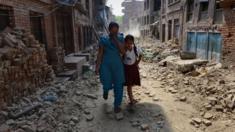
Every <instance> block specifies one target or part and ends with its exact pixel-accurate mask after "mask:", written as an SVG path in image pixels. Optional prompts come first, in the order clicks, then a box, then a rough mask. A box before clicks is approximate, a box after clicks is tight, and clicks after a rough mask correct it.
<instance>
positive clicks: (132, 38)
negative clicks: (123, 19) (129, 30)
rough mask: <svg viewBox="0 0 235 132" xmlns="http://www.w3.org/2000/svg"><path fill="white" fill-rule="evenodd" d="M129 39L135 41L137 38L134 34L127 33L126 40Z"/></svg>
mask: <svg viewBox="0 0 235 132" xmlns="http://www.w3.org/2000/svg"><path fill="white" fill-rule="evenodd" d="M128 40H130V41H133V42H134V41H135V38H134V36H132V35H130V34H129V35H127V36H126V37H125V42H126V41H128Z"/></svg>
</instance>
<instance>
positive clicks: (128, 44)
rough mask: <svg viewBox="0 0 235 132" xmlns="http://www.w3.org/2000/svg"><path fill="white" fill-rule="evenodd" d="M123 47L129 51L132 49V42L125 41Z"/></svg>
mask: <svg viewBox="0 0 235 132" xmlns="http://www.w3.org/2000/svg"><path fill="white" fill-rule="evenodd" d="M125 46H126V48H127V49H128V50H131V49H132V47H133V41H131V40H127V41H126V42H125Z"/></svg>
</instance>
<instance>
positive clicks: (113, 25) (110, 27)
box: [109, 22, 119, 30]
mask: <svg viewBox="0 0 235 132" xmlns="http://www.w3.org/2000/svg"><path fill="white" fill-rule="evenodd" d="M113 27H117V28H119V25H118V23H116V22H110V23H109V30H111V29H112V28H113Z"/></svg>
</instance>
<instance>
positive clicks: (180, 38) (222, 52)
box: [160, 0, 234, 62]
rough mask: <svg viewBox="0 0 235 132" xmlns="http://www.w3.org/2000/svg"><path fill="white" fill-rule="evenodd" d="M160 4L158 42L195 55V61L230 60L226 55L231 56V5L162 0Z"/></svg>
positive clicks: (212, 0)
mask: <svg viewBox="0 0 235 132" xmlns="http://www.w3.org/2000/svg"><path fill="white" fill-rule="evenodd" d="M161 2H162V4H161V15H160V25H161V26H160V28H161V29H160V40H161V41H162V42H167V41H169V40H171V42H174V43H178V44H180V45H181V47H182V50H184V51H189V52H194V53H196V55H197V58H201V59H207V60H210V61H213V62H222V61H223V60H225V59H226V60H229V61H231V60H232V59H233V58H232V57H229V56H230V55H227V54H231V55H232V54H233V55H234V51H233V50H232V49H233V47H234V46H232V44H233V43H234V40H233V39H232V36H233V35H234V34H233V32H234V28H233V26H234V18H233V17H232V16H234V3H233V2H232V1H227V2H226V1H220V0H162V1H161ZM223 3H226V4H223ZM227 3H230V4H227ZM224 5H229V6H224ZM228 14H229V15H228ZM229 16H230V17H229ZM228 58H230V59H228ZM225 62H226V61H225Z"/></svg>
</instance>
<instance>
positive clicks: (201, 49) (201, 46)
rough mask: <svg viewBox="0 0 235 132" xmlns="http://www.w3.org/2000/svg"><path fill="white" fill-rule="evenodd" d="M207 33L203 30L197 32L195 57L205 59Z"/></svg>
mask: <svg viewBox="0 0 235 132" xmlns="http://www.w3.org/2000/svg"><path fill="white" fill-rule="evenodd" d="M207 50H208V34H207V33H204V32H198V33H197V58H201V59H207Z"/></svg>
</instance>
